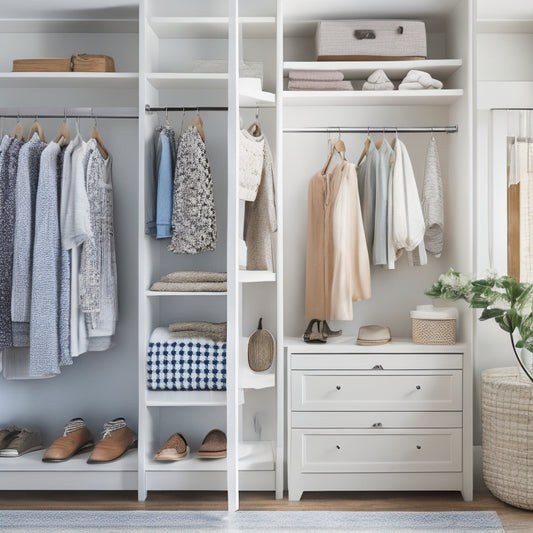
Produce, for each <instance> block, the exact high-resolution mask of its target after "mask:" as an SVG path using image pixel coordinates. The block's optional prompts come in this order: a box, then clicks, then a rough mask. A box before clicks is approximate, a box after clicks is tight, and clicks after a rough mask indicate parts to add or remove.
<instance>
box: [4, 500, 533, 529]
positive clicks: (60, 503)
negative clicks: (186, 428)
mask: <svg viewBox="0 0 533 533" xmlns="http://www.w3.org/2000/svg"><path fill="white" fill-rule="evenodd" d="M225 508H226V499H225V494H224V493H219V492H207V493H206V492H201V493H200V492H151V493H150V494H149V496H148V499H147V500H146V501H145V502H138V501H137V493H136V492H74V491H71V492H57V491H55V492H54V491H49V492H48V491H47V492H26V491H24V492H20V491H9V492H8V491H0V509H2V510H5V509H13V510H29V509H68V510H73V509H84V510H96V509H98V510H132V509H146V510H183V509H189V510H223V509H225ZM240 508H241V510H246V511H249V510H263V511H293V510H294V511H297V510H298V511H303V510H314V511H318V510H330V511H331V510H335V511H497V513H498V516H499V517H500V520H501V522H502V524H503V526H504V528H505V531H506V532H507V533H514V532H518V531H520V532H525V531H527V532H529V533H532V532H533V511H524V510H521V509H516V508H514V507H511V506H510V505H507V504H505V503H503V502H501V501H500V500H497V499H496V498H494V496H492V495H491V494H490V493H489V492H488V491H485V490H481V491H477V492H476V493H475V494H474V501H472V502H464V501H463V500H462V498H461V495H460V493H458V492H413V493H406V492H333V493H332V492H327V493H326V492H323V493H312V492H308V493H304V495H303V497H302V500H301V501H299V502H289V501H288V500H287V496H285V498H284V499H283V500H275V499H274V497H273V494H272V493H270V492H242V493H241V497H240Z"/></svg>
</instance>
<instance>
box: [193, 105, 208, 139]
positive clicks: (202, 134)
mask: <svg viewBox="0 0 533 533" xmlns="http://www.w3.org/2000/svg"><path fill="white" fill-rule="evenodd" d="M193 124H194V126H195V127H196V129H197V130H198V133H199V134H200V137H201V138H202V141H204V143H205V132H204V121H203V120H202V117H201V116H200V113H198V112H196V118H195V119H194V123H193Z"/></svg>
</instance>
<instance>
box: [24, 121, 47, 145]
mask: <svg viewBox="0 0 533 533" xmlns="http://www.w3.org/2000/svg"><path fill="white" fill-rule="evenodd" d="M34 133H37V134H38V135H39V139H41V142H43V143H44V142H46V140H45V138H44V131H43V128H42V126H41V124H40V123H39V120H38V117H37V115H36V116H35V121H34V122H33V124H32V126H31V129H30V132H29V133H28V140H30V139H31V138H32V137H33V134H34Z"/></svg>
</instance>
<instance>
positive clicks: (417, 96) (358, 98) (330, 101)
mask: <svg viewBox="0 0 533 533" xmlns="http://www.w3.org/2000/svg"><path fill="white" fill-rule="evenodd" d="M462 96H463V90H462V89H441V90H436V89H428V90H421V91H284V92H283V100H284V105H286V106H345V105H349V106H357V105H394V106H401V105H431V106H435V105H443V106H445V105H450V104H453V103H454V102H457V100H459V99H460V98H461V97H462Z"/></svg>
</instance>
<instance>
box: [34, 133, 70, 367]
mask: <svg viewBox="0 0 533 533" xmlns="http://www.w3.org/2000/svg"><path fill="white" fill-rule="evenodd" d="M62 156H63V153H62V149H61V147H60V146H59V144H58V143H56V142H51V143H49V144H48V146H47V147H46V148H45V149H44V150H43V152H42V154H41V162H40V169H39V181H38V185H37V195H36V200H35V220H36V224H35V237H34V245H33V267H32V295H31V315H30V374H31V375H34V376H36V375H37V376H39V375H50V374H59V373H60V369H59V366H60V362H61V364H69V363H72V360H70V361H68V360H62V361H60V358H61V357H62V355H64V352H63V351H62V350H61V344H62V341H63V339H64V338H65V335H64V334H62V333H60V329H61V330H62V331H63V330H64V328H65V327H67V328H68V317H69V310H70V306H68V308H67V309H66V310H62V311H61V312H60V306H61V305H64V304H65V301H66V299H65V298H64V297H62V294H63V292H64V290H65V289H66V290H67V291H68V292H69V291H70V286H67V287H63V282H64V281H65V280H66V279H68V278H69V277H70V276H69V275H67V274H66V273H65V271H67V272H68V273H69V274H70V265H69V264H68V262H66V261H65V255H64V254H62V250H61V240H60V226H59V191H58V185H59V183H60V180H61V165H62ZM67 256H68V253H67ZM65 317H67V325H65V324H63V323H60V318H61V319H63V318H65Z"/></svg>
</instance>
